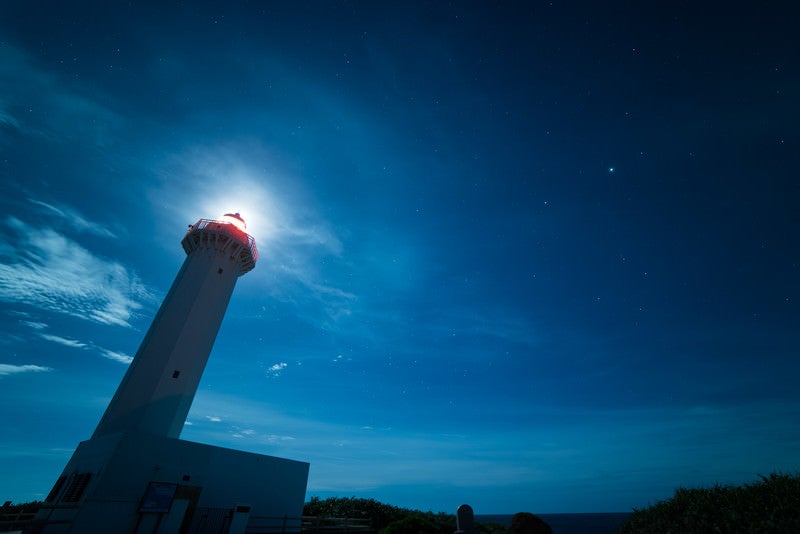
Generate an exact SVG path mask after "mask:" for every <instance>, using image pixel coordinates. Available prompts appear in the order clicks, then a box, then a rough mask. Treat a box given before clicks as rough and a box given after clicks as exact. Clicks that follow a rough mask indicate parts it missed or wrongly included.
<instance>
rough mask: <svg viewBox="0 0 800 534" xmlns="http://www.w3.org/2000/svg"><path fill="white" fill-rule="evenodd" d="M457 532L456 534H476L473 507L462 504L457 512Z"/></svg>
mask: <svg viewBox="0 0 800 534" xmlns="http://www.w3.org/2000/svg"><path fill="white" fill-rule="evenodd" d="M456 529H457V530H456V531H455V534H473V532H475V514H474V513H473V512H472V506H470V505H468V504H462V505H461V506H459V507H458V510H456Z"/></svg>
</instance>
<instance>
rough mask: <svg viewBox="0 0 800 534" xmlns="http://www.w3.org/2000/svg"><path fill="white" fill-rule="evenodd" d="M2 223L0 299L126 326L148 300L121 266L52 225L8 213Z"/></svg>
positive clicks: (148, 294)
mask: <svg viewBox="0 0 800 534" xmlns="http://www.w3.org/2000/svg"><path fill="white" fill-rule="evenodd" d="M5 223H6V224H5V226H6V231H4V232H3V235H2V236H0V259H2V264H0V300H2V301H5V302H16V303H23V304H28V305H30V306H34V307H36V308H39V309H42V310H47V311H53V312H58V313H62V314H66V315H71V316H74V317H80V318H82V319H87V320H91V321H95V322H98V323H102V324H108V325H117V326H126V327H128V326H130V323H129V322H128V321H129V320H130V319H131V316H132V315H133V313H134V312H136V311H137V310H139V309H141V308H142V305H143V302H148V301H152V300H153V296H152V294H151V292H150V291H149V290H148V289H147V288H146V287H145V286H144V285H143V284H142V282H141V281H140V280H139V278H138V277H137V276H136V275H135V273H132V272H130V271H128V269H126V268H125V267H124V266H123V265H121V264H119V263H117V262H114V261H109V260H106V259H103V258H100V257H98V256H96V255H94V254H93V253H92V252H90V251H89V250H87V249H85V248H84V247H82V246H81V245H80V244H78V243H77V242H75V241H73V240H72V239H70V238H69V237H67V236H65V235H63V234H61V233H59V232H56V231H55V230H53V229H51V228H46V227H45V228H37V227H36V226H34V225H31V224H27V223H24V222H23V221H21V220H19V219H17V218H15V217H7V218H6V221H5ZM15 251H16V253H15Z"/></svg>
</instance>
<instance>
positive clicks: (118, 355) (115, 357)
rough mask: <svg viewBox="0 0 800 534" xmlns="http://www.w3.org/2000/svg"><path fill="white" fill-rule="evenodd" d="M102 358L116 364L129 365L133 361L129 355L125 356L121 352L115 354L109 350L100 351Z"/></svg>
mask: <svg viewBox="0 0 800 534" xmlns="http://www.w3.org/2000/svg"><path fill="white" fill-rule="evenodd" d="M99 351H100V356H102V357H103V358H108V359H109V360H113V361H115V362H119V363H124V364H126V365H127V364H129V363H131V362H132V361H133V357H132V356H128V355H127V354H123V353H121V352H114V351H113V350H107V349H99Z"/></svg>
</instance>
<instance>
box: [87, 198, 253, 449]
mask: <svg viewBox="0 0 800 534" xmlns="http://www.w3.org/2000/svg"><path fill="white" fill-rule="evenodd" d="M246 229H247V225H246V224H245V222H244V219H242V217H241V216H240V215H239V214H238V213H229V214H226V215H224V216H223V217H221V218H220V219H219V220H209V219H200V220H199V221H197V222H196V223H195V224H193V225H192V226H190V227H189V230H188V231H187V232H186V235H185V236H184V238H183V240H182V241H181V244H182V245H183V249H184V250H185V251H186V260H185V261H184V262H183V266H182V267H181V270H180V271H179V272H178V275H177V276H176V277H175V281H174V282H173V284H172V288H171V289H170V290H169V293H167V296H166V298H165V299H164V302H163V303H162V304H161V308H160V309H159V310H158V313H157V314H156V316H155V319H154V320H153V323H152V324H151V325H150V329H149V330H148V332H147V334H146V335H145V337H144V340H142V344H141V345H140V346H139V350H138V351H137V352H136V355H135V356H134V358H133V361H132V362H131V365H130V367H128V371H127V373H125V377H124V378H123V379H122V382H121V383H120V385H119V388H118V389H117V392H116V394H115V395H114V398H113V399H112V400H111V403H110V404H109V405H108V408H107V409H106V412H105V414H104V415H103V418H102V419H101V420H100V424H98V425H97V429H96V430H95V431H94V436H102V435H105V434H112V433H114V432H121V431H136V432H146V433H149V434H155V435H159V436H164V437H170V438H177V437H178V436H179V435H180V433H181V430H182V429H183V424H184V423H185V422H186V416H187V415H188V414H189V408H190V407H191V404H192V400H193V399H194V395H195V392H196V391H197V386H198V385H199V384H200V378H201V376H202V375H203V370H204V369H205V366H206V362H207V361H208V357H209V355H210V354H211V348H212V346H213V345H214V340H215V338H216V337H217V332H218V331H219V327H220V324H222V318H223V316H224V315H225V310H226V308H227V307H228V301H229V300H230V298H231V294H232V293H233V287H234V285H235V284H236V280H237V279H238V277H239V276H242V275H243V274H245V273H247V272H249V271H251V270H252V269H253V268H254V267H255V264H256V261H257V260H258V250H257V249H256V242H255V239H253V238H252V237H251V236H249V235H248V234H247V233H246Z"/></svg>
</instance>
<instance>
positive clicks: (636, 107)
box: [0, 1, 800, 513]
mask: <svg viewBox="0 0 800 534" xmlns="http://www.w3.org/2000/svg"><path fill="white" fill-rule="evenodd" d="M796 20H797V17H796V13H794V11H793V10H792V9H791V8H790V7H789V6H788V4H787V6H786V7H781V5H780V4H778V5H776V4H769V5H764V6H762V5H753V6H750V7H745V8H736V7H735V6H731V5H726V6H717V5H712V4H705V5H696V3H690V2H669V3H663V5H658V6H652V5H651V6H642V5H640V4H639V3H633V2H632V3H614V4H611V5H609V4H603V5H600V4H597V3H594V2H587V3H581V2H552V3H550V2H544V3H542V2H527V3H499V4H495V3H489V2H485V3H455V4H454V5H448V4H445V3H444V2H434V3H413V4H408V5H406V4H403V5H397V6H390V5H383V4H380V3H370V2H363V3H360V2H358V3H351V2H339V3H333V2H325V3H323V2H312V3H301V4H298V3H291V4H288V3H287V4H284V5H278V4H272V3H263V2H238V3H232V5H223V4H222V3H220V4H209V3H199V2H193V3H177V2H172V3H165V5H162V3H155V2H152V3H148V2H129V3H126V4H123V3H109V4H108V5H105V4H104V3H100V4H98V3H96V2H72V3H62V2H31V1H24V2H22V1H7V2H3V3H2V4H0V177H2V182H0V193H2V194H1V195H0V206H2V210H3V215H2V221H0V222H1V223H2V232H0V405H1V406H3V407H4V409H3V412H2V413H3V420H4V421H5V423H4V428H5V430H4V431H3V432H2V440H0V498H1V499H12V500H16V501H22V500H30V499H34V498H42V497H43V496H44V495H45V494H46V493H47V491H48V490H49V488H50V486H51V485H52V483H53V481H54V480H55V478H56V477H57V475H58V474H59V473H60V471H61V469H62V468H63V466H64V464H65V463H66V461H67V459H68V458H69V456H70V454H71V451H72V450H73V449H74V447H75V446H76V445H77V443H78V442H79V441H81V440H83V439H87V438H88V437H89V436H90V434H91V432H92V430H93V429H94V426H95V425H96V423H97V421H98V420H99V418H100V416H101V414H102V411H103V409H104V408H105V405H106V404H107V402H108V400H109V399H110V397H111V395H112V394H113V392H114V390H115V389H116V386H117V384H118V383H119V380H120V378H121V377H122V374H123V373H124V370H125V365H126V362H127V361H129V359H130V356H131V355H132V354H134V353H135V352H136V348H137V347H138V343H139V341H140V340H141V337H142V335H143V333H144V331H145V330H146V329H147V327H148V326H149V323H150V321H151V320H152V317H153V315H154V313H155V311H156V309H157V307H158V304H159V303H160V301H161V299H162V298H163V296H164V295H165V293H166V291H167V290H168V288H169V286H170V284H171V282H172V279H173V277H174V276H175V274H176V273H177V271H178V268H179V267H180V264H181V262H182V259H183V251H182V250H181V247H180V244H179V242H180V239H181V237H182V233H183V232H184V229H185V228H186V225H187V224H189V223H193V222H195V221H196V220H197V219H199V218H208V217H217V216H219V215H221V214H222V213H225V212H228V211H240V212H241V213H242V215H243V216H244V217H245V218H246V219H247V221H248V223H249V231H250V233H252V234H253V236H254V237H255V238H256V240H257V242H258V244H259V249H260V250H261V259H260V261H259V264H258V266H257V268H256V269H255V271H253V272H252V273H249V274H248V275H247V276H245V277H243V278H242V279H240V280H239V282H238V284H237V288H236V290H235V291H234V295H233V298H232V301H231V305H230V307H229V309H228V313H227V315H226V319H225V321H224V323H223V326H222V329H221V331H220V334H219V337H218V338H217V344H216V346H215V349H214V352H213V353H212V356H211V359H210V362H209V365H208V367H207V369H206V373H205V375H204V378H203V382H202V383H201V386H200V391H199V392H198V395H197V397H196V399H195V403H194V405H193V408H192V412H191V414H190V417H189V423H190V424H189V425H187V427H186V428H185V429H184V432H183V435H182V437H183V438H184V439H189V440H194V441H201V442H204V443H211V444H215V445H221V446H227V447H235V448H240V449H244V450H250V451H255V452H260V453H265V454H273V455H279V456H286V457H289V458H293V459H297V460H303V461H308V462H310V463H311V474H310V478H309V495H319V496H323V497H325V496H328V495H357V496H364V497H375V498H377V499H379V500H382V501H385V502H389V503H391V504H396V505H401V506H409V507H415V508H421V509H426V510H427V509H433V510H437V511H438V510H441V511H450V512H452V511H454V510H455V508H456V507H457V506H458V505H459V504H461V503H462V502H468V503H470V504H472V505H473V507H474V508H475V510H476V513H513V512H516V511H521V510H527V511H533V512H581V511H626V510H629V509H630V508H631V507H634V506H644V505H646V504H647V503H648V502H653V501H655V500H658V499H662V498H665V497H667V496H669V495H670V494H671V493H672V491H673V490H674V489H675V488H676V487H677V486H681V485H684V486H687V485H688V486H690V485H710V484H714V483H715V482H721V483H728V482H743V481H750V480H753V479H754V478H755V477H756V475H757V474H758V473H763V474H766V473H768V472H771V471H775V470H783V471H790V472H792V471H795V470H797V469H798V468H799V467H800V460H799V459H798V455H797V450H798V447H800V429H798V427H797V424H796V422H797V421H798V418H799V417H800V397H798V394H797V391H796V382H797V376H798V372H800V362H799V361H798V354H799V353H800V333H798V332H800V328H798V325H800V313H799V311H798V298H800V295H799V292H800V291H799V290H800V247H798V241H799V240H798V235H800V216H798V215H797V205H798V201H800V182H798V178H797V177H798V175H799V174H798V167H799V166H800V165H798V164H800V150H798V142H800V136H798V133H797V124H798V120H800V107H799V106H798V93H799V91H800V72H799V71H798V69H799V68H800V58H798V50H800V43H798V39H797V38H796V37H795V36H794V34H795V33H796V32H795V31H794V30H795V27H796Z"/></svg>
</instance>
